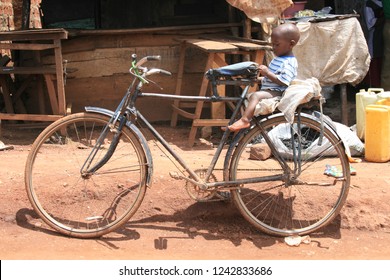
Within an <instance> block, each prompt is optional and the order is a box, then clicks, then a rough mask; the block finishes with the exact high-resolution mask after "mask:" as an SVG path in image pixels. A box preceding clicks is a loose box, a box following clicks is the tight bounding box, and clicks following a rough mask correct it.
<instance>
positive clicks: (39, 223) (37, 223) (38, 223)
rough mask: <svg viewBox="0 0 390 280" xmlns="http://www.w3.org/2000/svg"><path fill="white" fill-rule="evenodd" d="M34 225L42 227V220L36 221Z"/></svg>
mask: <svg viewBox="0 0 390 280" xmlns="http://www.w3.org/2000/svg"><path fill="white" fill-rule="evenodd" d="M34 227H35V228H40V227H42V223H41V222H35V223H34Z"/></svg>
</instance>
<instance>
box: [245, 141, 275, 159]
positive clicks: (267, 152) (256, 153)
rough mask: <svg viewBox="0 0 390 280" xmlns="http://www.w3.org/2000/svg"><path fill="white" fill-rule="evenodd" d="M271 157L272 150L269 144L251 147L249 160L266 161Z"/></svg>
mask: <svg viewBox="0 0 390 280" xmlns="http://www.w3.org/2000/svg"><path fill="white" fill-rule="evenodd" d="M270 157H271V149H270V148H269V147H268V145H267V144H255V145H253V146H252V147H251V150H250V155H249V159H254V160H266V159H268V158H270Z"/></svg>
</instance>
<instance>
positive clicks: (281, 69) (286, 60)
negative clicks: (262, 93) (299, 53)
mask: <svg viewBox="0 0 390 280" xmlns="http://www.w3.org/2000/svg"><path fill="white" fill-rule="evenodd" d="M268 69H269V70H270V71H271V72H272V73H274V74H275V75H276V76H277V78H278V79H279V81H281V82H282V83H284V84H285V86H280V85H278V84H275V83H274V82H272V81H271V80H270V79H268V78H267V77H264V79H263V81H262V85H261V89H262V90H275V91H285V90H286V88H287V87H288V86H289V85H290V83H291V81H292V80H293V79H295V77H296V76H297V69H298V61H297V59H296V58H295V56H277V57H275V58H274V59H272V61H271V63H270V64H269V66H268Z"/></svg>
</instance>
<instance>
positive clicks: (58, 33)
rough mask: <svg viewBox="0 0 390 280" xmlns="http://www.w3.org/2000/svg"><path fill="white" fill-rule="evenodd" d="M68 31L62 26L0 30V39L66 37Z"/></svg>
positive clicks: (51, 38)
mask: <svg viewBox="0 0 390 280" xmlns="http://www.w3.org/2000/svg"><path fill="white" fill-rule="evenodd" d="M67 38H68V32H67V31H66V30H65V29H62V28H56V29H29V30H16V31H3V32H0V41H15V40H17V41H30V40H53V39H67Z"/></svg>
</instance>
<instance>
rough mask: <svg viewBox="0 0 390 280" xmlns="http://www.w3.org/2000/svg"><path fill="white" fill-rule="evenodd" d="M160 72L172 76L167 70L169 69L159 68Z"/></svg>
mask: <svg viewBox="0 0 390 280" xmlns="http://www.w3.org/2000/svg"><path fill="white" fill-rule="evenodd" d="M160 73H161V74H164V75H167V76H172V73H171V72H169V71H167V70H163V69H161V70H160Z"/></svg>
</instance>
